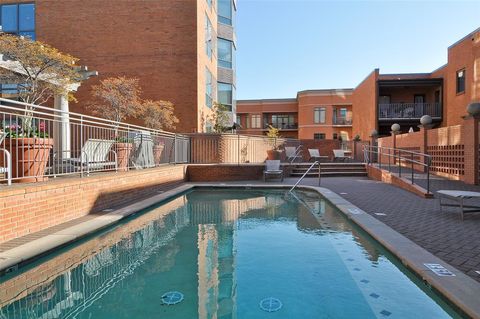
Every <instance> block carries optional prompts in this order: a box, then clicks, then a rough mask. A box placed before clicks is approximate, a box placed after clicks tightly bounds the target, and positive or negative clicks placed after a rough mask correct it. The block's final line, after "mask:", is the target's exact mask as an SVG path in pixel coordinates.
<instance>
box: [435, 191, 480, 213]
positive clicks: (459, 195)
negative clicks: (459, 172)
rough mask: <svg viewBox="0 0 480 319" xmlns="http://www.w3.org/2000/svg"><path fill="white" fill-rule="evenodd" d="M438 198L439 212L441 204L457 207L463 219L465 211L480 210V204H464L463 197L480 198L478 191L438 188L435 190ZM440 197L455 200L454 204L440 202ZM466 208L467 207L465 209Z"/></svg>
mask: <svg viewBox="0 0 480 319" xmlns="http://www.w3.org/2000/svg"><path fill="white" fill-rule="evenodd" d="M437 195H438V200H439V202H440V212H442V207H443V206H447V207H448V206H449V207H458V208H459V210H460V215H461V217H462V220H463V215H464V214H465V213H475V212H480V206H472V205H464V200H465V199H474V198H480V193H479V192H469V191H457V190H439V191H437ZM442 198H443V199H447V200H450V201H453V202H455V204H446V203H442ZM465 208H467V209H465Z"/></svg>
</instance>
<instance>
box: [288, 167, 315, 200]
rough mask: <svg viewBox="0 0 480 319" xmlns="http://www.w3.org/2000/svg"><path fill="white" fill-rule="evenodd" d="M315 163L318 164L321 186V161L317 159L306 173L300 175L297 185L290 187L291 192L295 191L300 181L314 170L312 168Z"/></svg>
mask: <svg viewBox="0 0 480 319" xmlns="http://www.w3.org/2000/svg"><path fill="white" fill-rule="evenodd" d="M315 165H318V186H320V182H321V175H322V168H321V166H320V162H319V161H315V162H313V164H312V165H310V167H309V168H308V169H307V171H306V172H305V173H303V175H302V177H300V178H299V179H298V181H297V182H296V183H295V185H293V186H292V188H290V191H289V192H290V193H291V192H293V190H294V189H295V187H297V185H298V184H300V182H301V181H302V180H303V179H304V178H305V176H307V174H308V173H309V172H310V171H311V170H312V168H313V167H314V166H315Z"/></svg>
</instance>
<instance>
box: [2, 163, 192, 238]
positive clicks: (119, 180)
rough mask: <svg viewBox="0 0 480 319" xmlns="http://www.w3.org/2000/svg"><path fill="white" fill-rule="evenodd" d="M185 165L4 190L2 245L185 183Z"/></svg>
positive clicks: (100, 175)
mask: <svg viewBox="0 0 480 319" xmlns="http://www.w3.org/2000/svg"><path fill="white" fill-rule="evenodd" d="M185 171H186V168H185V166H184V165H176V166H164V167H159V168H155V169H147V170H138V171H130V172H119V173H105V174H98V175H94V176H90V177H85V178H79V177H66V178H58V179H56V180H52V179H51V180H50V181H48V182H42V183H35V184H18V185H13V186H11V187H2V188H0V243H2V242H5V241H8V240H11V239H14V238H17V237H21V236H24V235H27V234H30V233H33V232H37V231H40V230H44V229H46V228H48V227H52V226H56V225H59V224H61V223H64V222H67V221H70V220H72V219H75V218H78V217H82V216H85V215H87V214H91V213H95V212H99V211H101V210H103V209H105V208H109V207H112V206H118V205H122V204H125V203H127V202H129V201H132V200H133V199H136V198H140V197H145V196H148V195H149V194H152V193H155V192H156V191H157V190H158V189H160V188H162V187H164V186H165V185H167V184H172V183H178V182H183V181H185Z"/></svg>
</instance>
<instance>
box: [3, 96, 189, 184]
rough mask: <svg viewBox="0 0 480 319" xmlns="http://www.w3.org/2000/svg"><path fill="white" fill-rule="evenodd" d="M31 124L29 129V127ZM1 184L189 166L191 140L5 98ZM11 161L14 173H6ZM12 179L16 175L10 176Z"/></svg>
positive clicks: (178, 135) (163, 132)
mask: <svg viewBox="0 0 480 319" xmlns="http://www.w3.org/2000/svg"><path fill="white" fill-rule="evenodd" d="M29 123H30V124H29ZM0 132H3V133H6V137H5V139H4V141H3V143H0V149H4V150H5V151H4V152H3V154H2V153H0V182H1V181H6V180H8V179H9V178H11V179H12V180H13V181H16V180H22V181H31V182H35V181H41V180H45V179H46V178H48V177H56V176H60V175H67V174H79V175H81V176H84V175H88V174H90V173H92V172H95V171H119V170H120V171H127V170H131V169H144V168H151V167H156V166H159V165H162V164H168V163H187V162H188V160H189V145H190V144H189V143H190V139H189V137H188V136H185V135H180V134H174V133H170V132H165V131H160V130H154V129H149V128H146V127H142V126H138V125H132V124H128V123H122V122H113V121H110V120H106V119H103V118H99V117H94V116H89V115H84V114H79V113H74V112H67V111H62V110H57V109H53V108H49V107H45V106H39V105H32V104H27V103H22V102H18V101H14V100H8V99H3V98H0ZM7 154H9V155H10V157H11V167H10V168H9V169H11V174H8V173H3V174H2V173H1V172H2V171H4V170H5V171H6V170H7V169H4V170H2V168H7V167H8V163H7ZM8 175H11V176H8Z"/></svg>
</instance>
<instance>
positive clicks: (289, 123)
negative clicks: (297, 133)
mask: <svg viewBox="0 0 480 319" xmlns="http://www.w3.org/2000/svg"><path fill="white" fill-rule="evenodd" d="M271 124H272V126H273V127H276V128H283V129H292V128H294V126H295V117H294V116H293V115H288V114H280V115H272V123H271Z"/></svg>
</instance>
